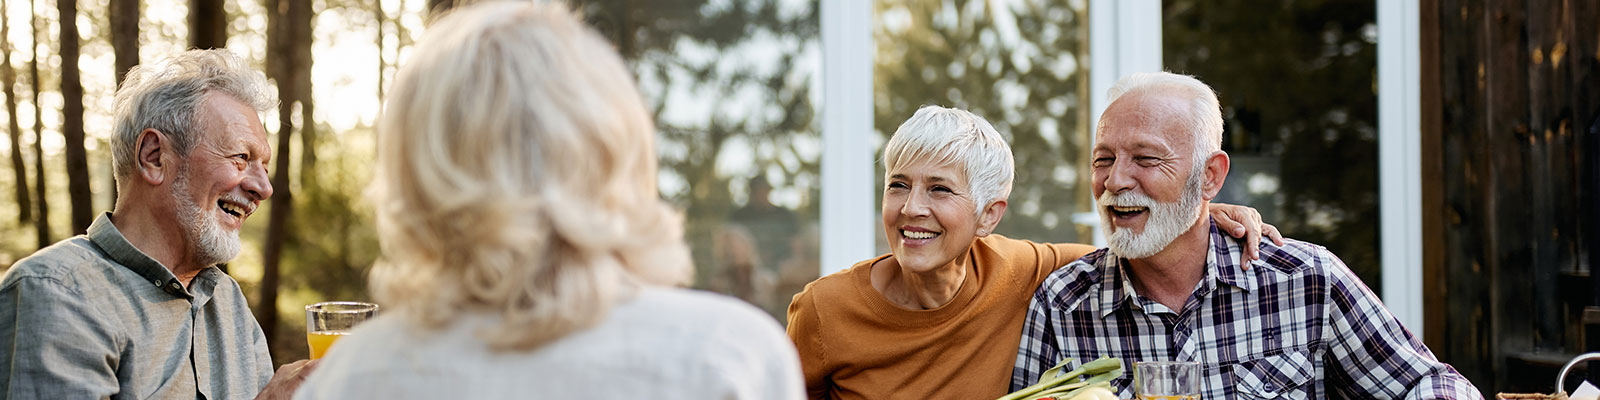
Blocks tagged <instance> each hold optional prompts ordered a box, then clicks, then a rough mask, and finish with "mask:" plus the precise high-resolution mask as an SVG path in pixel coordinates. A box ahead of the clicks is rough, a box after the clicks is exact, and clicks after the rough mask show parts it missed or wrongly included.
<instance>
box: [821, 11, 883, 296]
mask: <svg viewBox="0 0 1600 400" xmlns="http://www.w3.org/2000/svg"><path fill="white" fill-rule="evenodd" d="M872 3H873V2H871V1H862V0H822V210H821V211H822V215H821V219H822V222H821V229H819V233H820V235H821V244H822V258H821V263H822V265H821V268H820V269H821V271H819V272H820V273H821V274H822V275H821V276H827V275H828V274H832V273H834V272H837V271H840V270H843V269H846V268H849V267H850V265H852V264H854V263H856V262H859V261H861V260H865V259H867V258H870V257H872V256H873V253H874V252H875V251H876V249H874V248H873V247H874V246H875V244H874V243H875V242H874V241H873V239H874V236H873V234H874V233H875V231H876V230H877V229H876V227H875V225H874V221H876V220H877V218H876V216H877V213H875V212H873V210H872V206H873V203H872V201H873V198H872V196H873V188H872V186H873V184H872V175H873V168H872V147H873V145H872V134H873V133H872V132H873V127H872V111H873V108H872V56H873V47H872V46H873V43H872Z"/></svg>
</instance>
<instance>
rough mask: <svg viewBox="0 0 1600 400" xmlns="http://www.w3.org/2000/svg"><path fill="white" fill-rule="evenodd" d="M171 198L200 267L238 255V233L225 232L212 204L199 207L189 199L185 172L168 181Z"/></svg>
mask: <svg viewBox="0 0 1600 400" xmlns="http://www.w3.org/2000/svg"><path fill="white" fill-rule="evenodd" d="M172 197H174V198H176V199H177V200H178V224H179V225H180V226H182V227H183V234H184V237H186V238H188V240H189V243H190V246H192V247H193V248H192V249H191V250H193V251H194V254H195V261H197V262H198V264H200V265H202V266H210V265H214V264H218V263H223V262H227V261H228V260H232V259H233V258H234V257H237V256H239V247H240V245H239V232H238V231H234V232H227V231H224V230H223V229H222V224H221V223H219V222H218V221H217V212H216V210H214V208H216V205H214V204H212V205H209V206H210V207H202V206H200V205H198V204H195V203H194V200H192V199H190V198H189V177H188V171H179V172H178V177H177V178H176V179H174V180H173V182H172Z"/></svg>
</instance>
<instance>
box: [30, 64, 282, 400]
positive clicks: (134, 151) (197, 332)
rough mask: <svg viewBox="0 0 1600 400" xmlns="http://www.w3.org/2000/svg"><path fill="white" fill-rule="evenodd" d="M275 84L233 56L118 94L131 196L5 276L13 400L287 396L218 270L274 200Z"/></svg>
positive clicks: (122, 164)
mask: <svg viewBox="0 0 1600 400" xmlns="http://www.w3.org/2000/svg"><path fill="white" fill-rule="evenodd" d="M276 104H277V100H276V99H275V98H274V96H273V95H272V92H271V91H270V86H269V85H268V84H267V82H266V79H265V78H264V77H262V75H261V74H260V73H259V72H256V71H254V70H251V69H250V68H249V67H248V66H247V65H246V64H245V62H244V61H243V60H240V59H239V58H238V57H237V56H234V55H233V54H231V53H228V52H227V51H224V50H191V51H187V52H184V53H182V54H179V55H177V56H175V57H172V58H169V59H165V60H160V61H157V62H155V63H152V64H148V65H143V66H139V67H136V68H134V69H133V70H131V71H129V72H128V76H127V80H126V81H125V82H123V86H122V88H121V89H119V90H117V95H116V109H115V110H114V113H115V116H114V121H115V122H114V124H115V127H114V129H115V136H114V138H113V139H112V155H113V169H114V171H115V173H116V181H117V190H118V193H120V196H119V197H118V198H117V203H116V205H115V207H114V209H113V211H112V212H107V213H104V214H101V215H100V216H99V217H98V218H97V219H95V221H94V223H93V224H92V225H90V226H89V230H88V233H87V234H86V235H80V236H76V237H73V238H70V239H66V240H63V241H61V242H58V243H55V244H53V245H51V246H49V247H46V248H44V249H42V250H39V252H37V253H34V254H33V255H32V256H29V257H27V258H24V259H22V260H20V261H17V263H16V264H15V265H13V266H12V267H11V269H10V270H8V271H6V274H5V278H4V280H3V281H0V398H10V399H87V398H94V399H105V398H110V399H135V398H137V399H147V398H155V399H246V398H252V397H256V398H287V397H288V395H290V394H292V392H293V390H294V388H295V386H297V385H298V384H299V382H300V381H302V380H303V379H304V376H305V374H306V373H309V371H310V369H311V368H309V367H308V366H309V364H308V363H307V362H306V361H299V362H295V363H291V364H288V365H285V366H284V367H283V368H282V369H280V370H279V371H278V373H277V374H276V375H275V374H274V373H273V371H272V359H271V358H270V356H269V355H268V353H267V338H266V337H265V336H264V335H263V334H262V332H261V327H260V326H259V325H257V323H256V320H255V317H254V316H252V315H251V313H250V309H249V307H248V305H247V303H246V301H245V299H244V294H243V293H242V292H241V291H240V289H239V284H238V282H235V281H234V280H233V278H231V277H229V276H228V275H227V274H224V273H223V272H222V271H221V270H220V269H218V268H217V267H216V265H217V264H220V263H223V262H227V261H228V260H231V259H233V257H234V256H236V255H238V253H239V247H240V245H239V229H240V226H241V225H242V224H243V223H244V220H245V219H246V218H248V217H250V215H251V214H252V213H254V212H255V211H256V209H257V207H258V206H259V205H260V204H261V201H263V200H266V199H267V197H269V196H271V195H272V184H271V183H269V182H268V180H267V170H266V168H267V167H266V165H267V161H268V160H269V159H270V158H271V157H272V149H271V148H270V147H269V146H268V144H267V132H266V129H265V128H264V127H262V125H261V118H260V114H259V113H260V112H262V111H264V110H267V109H270V108H272V107H273V106H275V105H276Z"/></svg>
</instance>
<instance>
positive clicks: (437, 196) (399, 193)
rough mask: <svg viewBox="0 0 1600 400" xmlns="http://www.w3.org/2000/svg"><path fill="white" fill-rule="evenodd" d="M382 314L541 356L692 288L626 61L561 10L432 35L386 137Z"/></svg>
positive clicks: (650, 131)
mask: <svg viewBox="0 0 1600 400" xmlns="http://www.w3.org/2000/svg"><path fill="white" fill-rule="evenodd" d="M378 137H379V140H378V143H379V146H378V168H377V170H378V173H377V179H376V180H375V181H374V182H373V187H372V195H373V196H372V197H373V198H374V200H375V201H376V203H377V204H376V208H377V222H378V233H379V237H380V240H381V242H382V246H383V254H384V256H383V259H382V260H381V261H380V263H379V264H378V265H377V266H375V267H374V268H373V272H372V276H371V281H372V282H371V283H372V288H373V292H374V293H373V294H374V296H375V298H376V299H377V300H378V301H379V302H380V303H384V304H385V305H387V306H390V307H392V308H395V309H398V310H399V311H401V312H403V313H405V314H406V315H408V316H409V317H411V318H412V320H413V321H414V322H416V323H418V324H420V325H422V326H423V327H425V328H437V327H439V326H441V325H443V324H446V323H448V322H450V321H451V320H452V319H453V318H454V317H455V316H457V315H459V314H461V313H463V312H466V311H477V312H488V313H493V314H495V315H498V316H499V317H500V321H501V323H500V324H499V325H497V326H492V327H489V328H486V329H485V330H483V331H482V332H480V335H481V336H482V337H483V339H484V340H485V341H487V342H488V343H489V344H490V346H491V347H492V348H497V349H511V350H528V349H532V348H536V347H538V346H540V345H542V344H544V343H548V342H550V341H552V340H554V339H557V338H560V337H562V336H565V335H566V334H568V333H571V332H573V331H576V330H579V329H583V328H586V327H589V326H592V325H594V324H596V323H598V322H599V321H601V320H603V319H604V318H605V315H606V313H607V311H608V310H610V309H611V307H612V306H613V305H615V304H617V303H618V302H619V301H622V300H624V299H626V298H628V297H629V296H631V294H632V293H633V292H635V290H636V289H637V287H638V286H639V285H648V284H660V285H681V284H685V283H687V282H688V281H689V278H690V274H691V271H692V268H691V264H690V261H689V252H688V247H687V246H686V245H685V243H684V241H683V226H682V219H681V216H679V214H678V213H677V211H676V210H674V209H673V208H672V207H670V206H669V205H667V203H666V202H664V201H662V200H661V197H660V195H659V194H658V192H657V190H656V155H655V148H654V138H655V129H654V127H653V125H652V122H651V120H650V116H649V114H648V113H647V112H646V109H645V106H644V103H643V100H642V99H641V98H640V94H639V91H638V89H637V88H636V87H635V86H634V83H633V79H632V77H631V75H630V74H629V72H628V70H627V69H626V68H625V67H624V66H623V63H622V59H621V58H620V57H619V56H618V55H617V53H616V52H615V51H613V50H612V48H611V45H610V44H609V43H607V42H606V41H605V40H604V39H602V38H601V37H600V35H598V34H597V33H595V32H594V31H593V30H591V29H590V28H589V27H588V26H586V25H584V23H583V22H582V21H581V20H580V19H579V18H578V17H577V16H576V15H574V14H573V12H572V11H571V10H569V9H567V8H566V7H565V6H562V5H552V4H535V3H527V2H487V3H480V4H475V5H471V6H467V7H463V8H461V9H457V10H455V11H453V12H451V13H449V14H447V15H445V16H443V17H442V18H440V19H439V20H438V21H437V22H435V23H434V25H433V26H432V27H431V28H429V30H428V32H427V34H426V36H425V37H424V38H423V39H422V40H421V41H420V42H419V44H418V46H417V49H416V53H415V56H414V57H413V59H412V60H411V61H410V62H409V63H407V64H406V65H405V66H404V67H402V68H401V69H400V71H399V72H398V73H397V76H396V79H395V84H394V89H393V91H392V92H391V93H390V95H389V98H388V103H387V105H386V107H385V109H384V112H383V116H382V118H381V119H380V121H379V125H378Z"/></svg>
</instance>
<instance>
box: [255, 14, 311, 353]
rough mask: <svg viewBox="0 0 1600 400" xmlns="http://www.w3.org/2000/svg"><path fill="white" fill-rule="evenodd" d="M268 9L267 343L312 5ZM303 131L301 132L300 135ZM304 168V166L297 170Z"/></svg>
mask: <svg viewBox="0 0 1600 400" xmlns="http://www.w3.org/2000/svg"><path fill="white" fill-rule="evenodd" d="M268 5H269V7H268V8H267V9H268V10H269V12H271V14H270V15H269V16H268V20H267V50H268V54H279V55H282V56H280V57H275V58H269V59H268V60H267V73H268V75H269V76H270V77H271V78H272V79H273V80H274V81H277V84H278V101H279V103H278V127H279V129H278V154H277V158H278V160H277V162H276V163H275V164H274V165H273V170H272V187H273V196H272V199H271V200H269V201H270V202H271V207H272V215H271V216H270V217H269V218H268V219H267V240H266V243H265V246H264V248H263V250H262V252H261V253H262V260H263V266H262V269H263V272H262V276H261V287H260V290H261V295H260V304H258V305H257V306H256V318H257V320H258V322H259V323H260V324H261V329H262V330H263V331H264V333H265V334H266V336H267V340H269V341H270V340H272V339H273V338H274V335H275V334H276V331H277V327H278V308H277V303H278V289H279V287H278V286H279V284H280V277H281V275H282V261H283V247H284V245H285V244H286V243H285V242H286V241H288V240H289V232H290V222H291V218H290V216H291V215H293V210H294V200H293V199H294V196H293V194H292V193H291V190H290V180H289V177H290V173H289V160H292V159H294V157H292V155H291V154H290V151H289V149H290V144H291V143H293V140H292V138H293V136H292V134H293V133H294V125H295V124H294V123H295V121H294V104H295V103H297V102H298V103H301V107H302V114H303V115H305V117H304V118H303V119H302V120H303V121H306V122H310V121H311V118H310V117H309V114H310V107H309V101H308V100H307V98H309V97H310V94H311V84H310V76H311V68H310V67H311V59H310V58H311V57H310V54H311V0H272V1H270V2H269V3H268ZM305 131H306V129H302V134H304V132H305ZM302 168H304V166H302ZM291 358H297V357H283V356H275V357H274V359H275V360H288V359H291Z"/></svg>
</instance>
